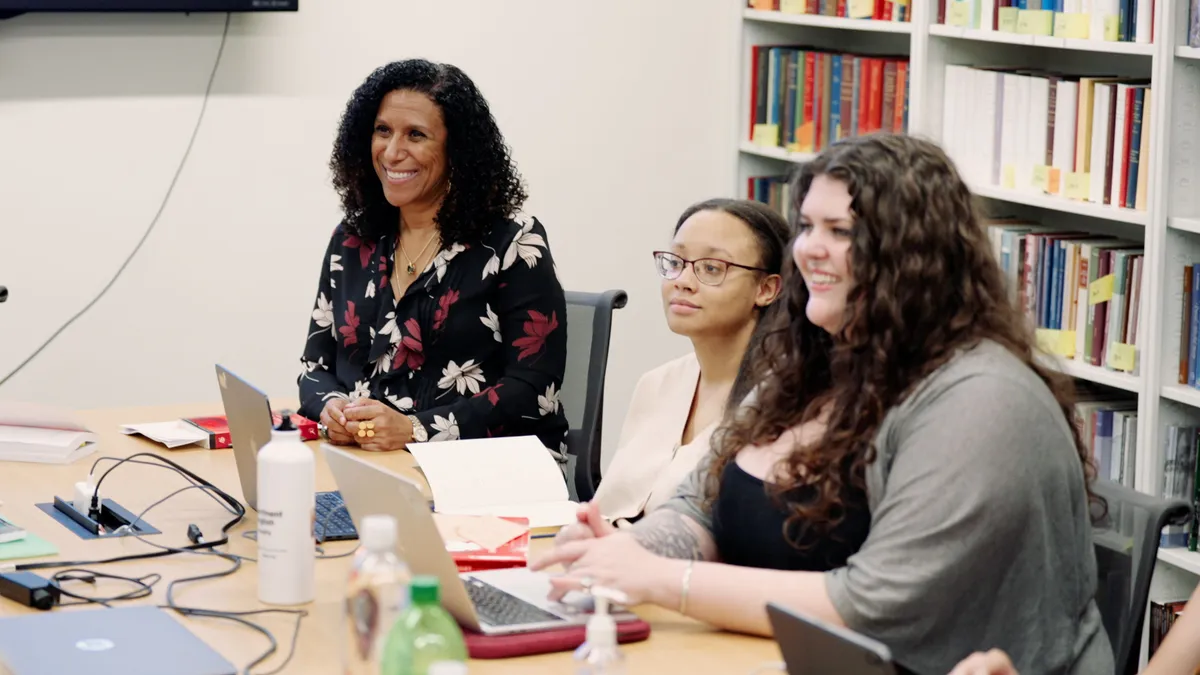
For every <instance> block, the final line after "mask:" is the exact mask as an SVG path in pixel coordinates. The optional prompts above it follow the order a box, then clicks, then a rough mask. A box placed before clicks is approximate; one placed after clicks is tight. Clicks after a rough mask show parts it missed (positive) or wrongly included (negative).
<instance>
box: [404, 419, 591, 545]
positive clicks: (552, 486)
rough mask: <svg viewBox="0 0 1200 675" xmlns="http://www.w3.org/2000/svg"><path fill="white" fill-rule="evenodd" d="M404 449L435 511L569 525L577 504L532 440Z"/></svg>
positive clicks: (544, 452)
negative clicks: (422, 476)
mask: <svg viewBox="0 0 1200 675" xmlns="http://www.w3.org/2000/svg"><path fill="white" fill-rule="evenodd" d="M408 450H409V451H410V452H411V453H412V455H413V457H414V458H416V460H417V465H418V466H419V467H420V469H421V471H422V472H423V473H424V474H425V479H426V480H427V481H429V487H430V490H431V491H432V492H433V503H434V508H435V509H436V510H437V511H438V512H439V513H447V514H455V515H493V516H515V517H522V518H529V526H530V527H531V528H536V527H555V526H560V525H566V524H568V523H572V522H574V521H575V512H576V510H577V508H578V505H577V504H576V503H574V502H572V501H571V500H570V492H569V491H568V490H567V483H566V480H565V479H564V478H563V474H562V471H561V470H560V469H559V468H558V462H556V461H555V460H554V457H553V456H551V454H550V452H549V451H548V450H546V446H544V445H542V443H541V441H539V440H538V439H537V437H536V436H516V437H506V438H478V439H470V440H460V441H444V442H430V443H410V444H409V445H408Z"/></svg>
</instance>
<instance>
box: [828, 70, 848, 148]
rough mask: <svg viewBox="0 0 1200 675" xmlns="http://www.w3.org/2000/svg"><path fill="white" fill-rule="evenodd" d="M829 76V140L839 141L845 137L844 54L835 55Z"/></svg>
mask: <svg viewBox="0 0 1200 675" xmlns="http://www.w3.org/2000/svg"><path fill="white" fill-rule="evenodd" d="M830 71H831V73H830V77H829V89H830V99H829V140H830V141H838V140H841V139H842V138H845V136H846V133H845V131H843V129H842V55H841V54H834V55H833V65H832V67H831V68H830Z"/></svg>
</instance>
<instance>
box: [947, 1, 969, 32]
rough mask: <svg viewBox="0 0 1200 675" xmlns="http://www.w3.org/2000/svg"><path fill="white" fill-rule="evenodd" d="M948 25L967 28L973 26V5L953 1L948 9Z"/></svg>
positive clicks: (967, 2)
mask: <svg viewBox="0 0 1200 675" xmlns="http://www.w3.org/2000/svg"><path fill="white" fill-rule="evenodd" d="M946 23H948V24H950V25H951V26H960V27H963V28H966V27H968V26H970V25H971V3H970V2H969V0H968V1H966V2H964V1H963V0H951V2H950V6H949V7H947V8H946Z"/></svg>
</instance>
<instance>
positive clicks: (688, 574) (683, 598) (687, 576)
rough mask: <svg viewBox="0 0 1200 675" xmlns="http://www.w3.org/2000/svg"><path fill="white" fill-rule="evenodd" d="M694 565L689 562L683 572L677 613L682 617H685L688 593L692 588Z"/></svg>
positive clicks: (692, 562) (694, 562)
mask: <svg viewBox="0 0 1200 675" xmlns="http://www.w3.org/2000/svg"><path fill="white" fill-rule="evenodd" d="M695 564H696V561H695V560H689V561H688V564H687V568H686V569H684V570H683V587H682V589H681V590H680V591H679V613H680V614H682V615H684V616H687V601H688V591H689V590H690V589H691V587H692V567H693V566H694V565H695Z"/></svg>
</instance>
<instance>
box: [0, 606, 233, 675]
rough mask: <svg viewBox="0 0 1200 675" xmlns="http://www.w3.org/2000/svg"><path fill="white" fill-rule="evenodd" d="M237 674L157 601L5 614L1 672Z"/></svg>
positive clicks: (0, 631)
mask: <svg viewBox="0 0 1200 675" xmlns="http://www.w3.org/2000/svg"><path fill="white" fill-rule="evenodd" d="M5 669H7V672H8V673H10V674H11V675H44V674H45V673H63V674H64V675H65V674H67V673H86V674H87V675H237V673H238V669H237V668H235V667H234V666H233V664H231V663H230V662H229V661H226V660H225V658H224V657H222V656H221V655H220V654H218V653H217V652H215V651H213V649H212V648H211V647H209V646H208V645H206V644H205V643H204V642H203V641H201V640H200V638H198V637H196V636H195V635H193V634H192V633H191V631H189V630H188V629H187V628H185V627H184V626H183V625H182V624H180V623H179V622H178V621H176V620H175V619H173V618H171V617H169V616H167V613H166V612H165V611H164V610H161V609H159V608H157V607H150V606H144V607H116V608H113V609H83V610H78V611H57V610H56V611H53V612H42V613H38V614H24V615H20V616H15V617H9V618H3V619H0V673H4V672H6V670H5Z"/></svg>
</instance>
